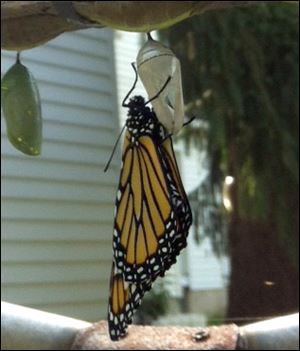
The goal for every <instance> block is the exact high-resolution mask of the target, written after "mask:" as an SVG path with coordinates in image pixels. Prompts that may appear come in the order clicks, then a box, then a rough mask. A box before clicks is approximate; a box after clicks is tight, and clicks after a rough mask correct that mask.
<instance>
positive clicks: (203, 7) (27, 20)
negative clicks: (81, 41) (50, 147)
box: [1, 1, 258, 51]
mask: <svg viewBox="0 0 300 351" xmlns="http://www.w3.org/2000/svg"><path fill="white" fill-rule="evenodd" d="M257 2H258V1H159V2H158V1H60V2H59V3H60V4H58V2H56V1H1V48H2V49H6V50H18V51H20V50H24V49H30V48H33V47H35V46H39V45H42V44H44V43H46V42H47V41H49V40H51V39H53V38H55V37H56V36H57V35H59V34H61V33H64V32H67V31H73V30H78V29H82V28H91V27H104V26H106V27H111V28H115V29H121V30H125V31H133V32H148V31H152V30H157V29H162V28H166V27H169V26H171V25H173V24H175V23H177V22H180V21H182V20H184V19H186V18H189V17H191V16H194V15H199V14H202V13H204V12H206V11H210V10H219V9H224V8H231V7H233V6H243V5H250V4H251V5H253V4H256V3H257Z"/></svg>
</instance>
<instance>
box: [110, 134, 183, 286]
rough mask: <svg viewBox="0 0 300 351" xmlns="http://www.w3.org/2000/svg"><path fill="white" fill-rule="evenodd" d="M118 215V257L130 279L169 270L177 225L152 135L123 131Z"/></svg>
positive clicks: (116, 220) (140, 280)
mask: <svg viewBox="0 0 300 351" xmlns="http://www.w3.org/2000/svg"><path fill="white" fill-rule="evenodd" d="M123 150H124V152H123V157H122V159H123V166H122V169H121V175H120V182H119V188H118V195H117V200H116V215H115V223H114V237H113V246H114V257H115V261H116V264H117V267H118V268H119V269H120V270H122V271H123V273H124V278H125V280H126V281H127V282H133V283H137V282H138V283H142V282H144V281H147V280H149V279H151V280H154V279H155V278H156V277H157V276H158V275H161V274H162V272H164V271H165V270H166V268H165V265H166V262H167V258H168V257H170V256H171V255H172V247H171V240H170V239H171V238H172V236H174V235H175V231H176V228H177V219H176V213H175V212H174V209H173V205H172V202H171V192H170V187H169V184H168V181H167V178H166V176H165V169H164V166H163V163H162V160H161V153H160V150H159V147H158V146H157V145H156V143H155V142H154V139H153V138H152V137H151V136H149V135H143V136H141V137H140V138H139V139H138V143H137V144H136V143H131V142H130V133H129V132H128V131H127V132H126V135H125V141H124V147H123Z"/></svg>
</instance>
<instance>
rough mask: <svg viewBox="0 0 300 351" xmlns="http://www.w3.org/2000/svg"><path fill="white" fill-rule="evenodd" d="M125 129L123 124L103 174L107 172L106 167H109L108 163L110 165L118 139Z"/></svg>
mask: <svg viewBox="0 0 300 351" xmlns="http://www.w3.org/2000/svg"><path fill="white" fill-rule="evenodd" d="M125 127H126V124H124V126H123V128H122V130H121V132H120V134H119V136H118V138H117V140H116V142H115V145H114V148H113V150H112V153H111V155H110V158H109V160H108V162H107V164H106V166H105V168H104V172H106V171H107V170H108V167H109V165H110V163H111V160H112V158H113V156H114V154H115V152H116V148H117V145H118V143H119V140H120V138H121V135H122V134H123V132H124V129H125Z"/></svg>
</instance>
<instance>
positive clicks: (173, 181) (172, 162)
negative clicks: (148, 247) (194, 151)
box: [161, 137, 192, 255]
mask: <svg viewBox="0 0 300 351" xmlns="http://www.w3.org/2000/svg"><path fill="white" fill-rule="evenodd" d="M161 149H162V153H163V160H164V162H165V164H166V170H167V178H168V180H169V184H170V186H171V187H172V189H173V190H172V204H173V208H174V210H175V213H176V217H177V228H176V235H175V236H174V237H173V240H172V247H173V251H174V254H175V255H178V254H179V252H180V251H181V249H182V248H184V247H185V246H186V244H187V235H188V231H189V228H190V226H191V224H192V211H191V207H190V204H189V200H188V197H187V195H186V192H185V190H184V187H183V184H182V180H181V176H180V172H179V169H178V165H177V161H176V157H175V153H174V148H173V143H172V138H171V137H168V138H166V139H165V140H164V142H163V143H162V145H161Z"/></svg>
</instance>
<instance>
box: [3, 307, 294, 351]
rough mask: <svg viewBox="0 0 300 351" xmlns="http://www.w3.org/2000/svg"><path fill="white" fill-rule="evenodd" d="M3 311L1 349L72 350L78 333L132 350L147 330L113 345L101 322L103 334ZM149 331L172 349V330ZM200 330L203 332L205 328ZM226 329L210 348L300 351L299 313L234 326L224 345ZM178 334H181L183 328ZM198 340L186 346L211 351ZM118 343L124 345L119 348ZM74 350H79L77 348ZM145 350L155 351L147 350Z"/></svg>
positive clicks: (17, 310)
mask: <svg viewBox="0 0 300 351" xmlns="http://www.w3.org/2000/svg"><path fill="white" fill-rule="evenodd" d="M1 310H2V312H1V350H70V349H71V348H72V345H74V340H75V339H76V336H77V335H78V334H80V335H81V337H80V339H85V342H87V344H89V342H88V341H87V339H88V338H89V337H90V336H91V335H92V334H93V332H94V333H95V334H97V333H98V334H97V335H100V336H101V337H99V338H98V339H97V341H96V342H98V343H99V349H119V348H120V349H128V348H126V345H127V346H128V345H134V343H133V342H132V340H133V338H134V334H135V333H134V330H135V328H136V330H137V331H138V333H141V332H143V330H145V329H142V328H143V327H138V326H133V327H131V328H132V329H131V332H130V334H131V336H130V337H128V338H124V339H123V341H121V342H120V343H111V342H110V340H109V338H108V336H107V333H106V332H105V331H106V323H104V322H103V323H99V328H100V329H101V328H102V329H101V331H102V334H101V333H100V334H99V332H98V331H97V330H96V329H97V325H92V324H91V323H87V322H84V321H80V320H76V319H72V318H68V317H64V316H60V315H56V314H52V313H47V312H43V311H39V310H35V309H32V308H28V307H23V306H18V305H14V304H10V303H7V302H1ZM147 328H148V329H147V330H148V333H149V330H150V332H151V330H154V332H155V333H156V334H155V335H157V338H161V340H160V341H159V345H161V347H162V348H161V349H166V348H167V347H166V348H164V346H168V345H166V343H167V338H166V335H167V334H169V335H170V333H168V327H167V328H163V327H154V326H153V327H147ZM159 328H160V329H159ZM171 328H172V334H173V333H174V330H173V329H174V328H175V327H170V329H171ZM222 328H223V329H222ZM200 329H201V330H203V328H200ZM200 329H199V330H200ZM225 329H226V326H221V327H213V329H211V330H213V332H212V333H211V341H210V346H211V345H213V344H214V342H217V341H216V340H214V339H218V346H216V348H210V349H233V348H232V343H234V348H235V349H239V350H299V314H298V313H296V314H292V315H288V316H284V317H279V318H273V319H270V320H266V321H262V322H258V323H253V324H249V325H246V326H243V327H237V326H235V325H233V327H231V328H227V329H226V330H227V331H226V333H227V335H226V337H225V338H224V345H223V346H222V345H221V346H220V337H219V338H218V333H219V334H222V333H223V334H224V330H225ZM158 330H159V331H158ZM184 330H185V332H186V331H187V332H189V330H191V333H195V328H190V329H189V328H184ZM207 330H208V333H209V330H210V328H207ZM178 331H180V328H179V327H178ZM226 333H225V334H226ZM175 334H176V333H175ZM82 335H86V338H82ZM173 335H174V334H173ZM199 335H200V334H199ZM208 335H209V334H208ZM176 337H178V343H179V345H178V346H179V349H180V348H181V347H180V332H179V333H178V335H177V336H176V335H174V337H172V339H173V344H174V339H175V340H176ZM226 338H227V340H229V339H230V340H231V344H230V346H228V345H229V344H228V342H227V341H226ZM77 339H78V338H77ZM127 339H128V340H129V342H128V344H127V341H126V340H127ZM142 339H143V337H139V346H141V344H143V340H142ZM145 339H147V338H145ZM148 339H149V334H148ZM196 339H197V338H196ZM196 339H195V334H194V337H193V338H190V341H189V342H190V344H186V345H187V347H190V348H193V349H198V350H201V349H208V348H207V345H206V344H205V342H207V340H205V339H207V337H206V338H204V340H203V342H204V344H203V343H201V342H199V341H201V340H200V339H201V338H199V340H196ZM221 339H222V338H221ZM130 342H131V343H130ZM226 342H227V344H226ZM103 343H105V346H106V348H102V347H103V346H104V344H103ZM164 343H165V344H164ZM195 343H197V344H195ZM77 344H78V342H77ZM117 344H120V345H121V346H120V347H119V346H118V345H117ZM150 344H151V341H150ZM81 347H82V348H81V349H88V348H85V347H86V346H84V345H82V346H81ZM217 347H219V348H217ZM132 348H133V349H134V348H135V347H134V346H132ZM73 349H76V347H75V348H73ZM145 349H151V348H148V347H145ZM174 349H175V347H174Z"/></svg>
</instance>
